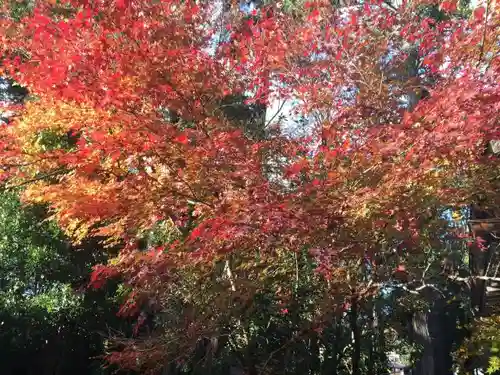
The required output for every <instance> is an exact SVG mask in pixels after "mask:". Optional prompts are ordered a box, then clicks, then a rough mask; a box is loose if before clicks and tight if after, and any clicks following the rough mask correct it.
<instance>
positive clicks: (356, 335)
mask: <svg viewBox="0 0 500 375" xmlns="http://www.w3.org/2000/svg"><path fill="white" fill-rule="evenodd" d="M358 314H359V300H358V296H357V295H353V296H352V297H351V312H350V316H349V318H350V319H349V320H350V326H351V331H352V336H353V352H352V375H361V330H360V327H359V324H358Z"/></svg>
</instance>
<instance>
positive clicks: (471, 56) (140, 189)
mask: <svg viewBox="0 0 500 375" xmlns="http://www.w3.org/2000/svg"><path fill="white" fill-rule="evenodd" d="M432 5H433V1H432V0H431V1H427V0H426V1H415V2H406V1H404V2H403V4H402V5H401V6H400V7H398V8H394V7H390V6H387V5H386V4H385V3H384V2H382V1H377V0H374V1H369V2H363V3H362V4H352V6H349V7H344V8H338V7H335V6H333V5H331V4H330V3H329V2H326V1H312V2H307V3H305V6H304V9H303V11H302V12H301V13H300V14H291V13H287V12H285V11H283V10H282V8H281V6H280V4H279V3H274V4H271V5H267V6H264V7H262V8H260V9H258V10H255V11H254V12H253V13H250V14H248V13H245V12H242V11H240V10H239V8H238V5H237V4H232V5H231V4H228V5H226V8H227V9H226V10H225V11H224V12H222V11H221V7H220V6H219V5H218V3H217V2H205V1H196V2H195V1H177V0H167V1H150V0H91V1H85V0H74V1H57V2H56V1H54V2H39V3H38V4H37V6H36V8H35V9H34V11H33V13H32V14H30V15H29V16H27V17H26V18H24V19H22V20H21V21H20V22H13V21H11V20H10V19H9V18H8V17H4V18H3V19H2V20H1V21H0V22H1V23H0V35H1V38H2V40H1V45H2V49H3V50H2V52H3V56H4V57H3V61H2V67H3V71H4V73H5V74H8V75H9V76H11V77H12V78H14V79H15V80H16V81H17V82H19V83H20V84H22V85H23V86H25V87H27V88H28V89H29V91H30V98H29V100H28V101H27V102H26V104H25V106H24V107H23V108H22V109H18V112H19V116H18V117H16V119H15V120H14V121H13V122H12V123H10V124H9V125H7V126H4V127H3V128H2V131H1V155H0V158H1V164H2V166H3V174H2V178H3V179H4V182H5V183H6V184H7V186H23V187H25V188H26V189H25V190H24V193H23V199H24V200H26V201H34V202H42V203H46V204H48V205H49V206H50V208H51V210H52V213H53V215H54V218H55V219H56V220H57V222H58V223H59V224H60V226H61V227H62V228H64V229H65V230H66V232H67V233H68V234H69V235H70V236H72V238H73V239H74V241H76V242H77V241H80V240H82V239H83V238H85V237H88V236H100V237H103V238H105V240H106V242H107V243H109V244H118V245H119V246H120V247H121V249H122V250H121V251H120V253H119V255H118V256H117V257H116V258H115V259H114V260H113V261H112V262H110V264H108V265H105V266H102V267H100V268H98V269H96V272H95V273H94V275H93V281H94V283H95V284H96V285H98V286H99V285H102V283H103V282H104V281H105V280H106V279H108V278H112V277H117V276H119V277H121V278H122V279H123V280H124V281H125V283H126V284H127V286H128V287H129V288H130V294H129V295H128V300H127V302H126V303H125V304H124V306H123V308H122V313H123V314H124V315H132V316H139V317H140V316H141V315H140V313H141V311H143V310H144V309H148V311H159V310H161V309H162V308H163V309H165V308H166V307H165V303H166V302H168V301H169V298H170V297H169V296H172V295H174V294H176V293H180V292H179V290H180V288H181V287H182V286H183V285H185V284H186V283H194V284H193V285H198V284H196V283H197V282H202V281H203V278H204V277H209V276H208V275H213V274H217V273H219V274H224V275H225V274H227V275H226V276H224V277H226V278H227V280H226V281H227V282H228V283H229V284H227V286H226V287H224V288H225V289H224V288H223V290H225V292H224V293H226V295H228V294H231V293H234V292H235V290H238V293H241V294H248V295H251V294H252V293H255V291H256V290H259V289H260V288H261V284H260V281H259V280H260V277H261V276H260V275H259V273H260V271H259V270H260V268H259V267H260V266H262V265H263V264H271V265H272V264H275V262H277V261H278V260H279V259H282V257H283V256H286V255H283V254H294V253H300V252H302V251H304V250H306V251H307V252H308V253H309V254H310V257H312V258H313V259H314V260H315V262H316V265H317V271H318V277H320V276H321V277H323V278H325V279H326V280H328V287H326V286H325V288H332V289H329V290H330V292H331V293H332V295H333V290H335V293H336V296H335V297H331V298H332V300H333V299H334V302H332V301H330V302H331V305H332V306H343V303H344V302H345V301H346V299H345V298H347V297H346V296H348V295H350V293H351V292H352V290H357V292H358V293H360V294H361V295H362V294H363V293H369V290H370V288H371V286H367V285H366V284H365V283H364V282H363V281H362V280H361V279H359V278H358V277H357V276H356V272H353V271H352V269H353V268H352V267H353V265H355V264H356V262H364V261H366V260H368V262H370V263H371V265H372V267H373V269H374V272H375V273H376V275H377V278H376V280H375V284H377V283H379V282H383V281H384V280H387V279H388V278H390V277H391V275H392V273H393V271H394V270H395V269H396V267H397V266H398V265H399V268H397V270H401V269H402V270H405V267H404V266H402V264H405V263H407V262H411V260H412V259H416V258H415V257H418V256H421V254H422V251H423V249H424V248H425V247H426V246H428V245H429V241H430V242H432V241H438V239H437V237H438V234H439V233H440V232H439V230H437V229H436V231H435V232H434V233H436V235H435V236H434V237H432V236H431V237H429V235H428V232H429V226H435V227H436V228H438V227H440V226H441V225H442V223H441V222H440V221H439V220H438V218H437V217H436V212H438V211H439V209H440V207H443V206H448V205H455V206H457V205H463V204H468V203H469V202H470V201H471V199H472V197H473V195H474V194H476V193H478V192H481V193H483V194H490V195H491V196H493V193H494V191H493V190H492V189H493V188H492V187H491V184H492V183H491V180H490V179H488V176H487V174H486V173H485V172H484V171H485V170H486V169H487V168H490V167H489V166H490V165H491V163H493V162H492V161H491V160H490V159H489V157H488V156H485V153H484V150H485V148H486V146H487V144H488V142H489V141H490V140H491V139H495V137H499V136H500V132H499V129H500V127H499V125H498V124H499V116H498V113H500V87H499V85H498V82H500V64H499V60H498V48H499V46H498V37H499V31H498V19H499V17H498V16H499V13H498V11H499V9H498V4H497V2H495V1H489V2H488V3H487V4H483V5H480V6H478V8H477V9H475V10H474V11H473V13H472V14H471V15H465V16H463V17H453V18H452V17H448V15H451V14H455V13H456V12H458V10H457V4H456V2H454V1H445V2H443V3H441V4H439V8H440V12H441V14H442V18H441V19H436V18H431V17H428V16H426V15H425V12H422V11H421V9H422V8H423V7H425V6H432ZM5 12H7V9H5ZM412 59H413V60H412ZM411 61H413V63H415V64H416V65H415V67H414V68H412V69H414V70H415V72H414V73H413V74H410V73H408V69H410V68H409V67H408V63H409V62H411ZM424 92H425V93H426V94H425V95H424V94H423V93H424ZM234 96H246V99H245V104H246V105H254V104H255V105H257V104H258V105H267V106H268V108H269V107H270V105H271V104H272V103H274V102H277V101H280V100H281V101H283V100H291V99H295V100H296V102H297V103H298V104H297V105H296V106H295V108H294V111H295V114H294V116H296V117H300V116H302V117H303V118H306V119H307V120H308V121H309V123H311V122H313V123H314V126H312V127H311V128H312V130H311V131H310V132H309V134H308V135H307V137H295V138H294V137H289V136H286V135H285V134H283V133H281V132H280V128H279V126H280V124H281V123H282V122H283V121H284V120H283V118H280V116H272V114H271V116H267V119H266V121H263V124H262V126H263V127H265V130H266V136H265V137H261V138H256V137H250V136H248V134H247V133H246V132H245V129H244V128H242V127H241V126H240V124H237V123H236V122H235V121H234V120H233V119H232V118H231V117H230V116H228V115H227V113H226V112H225V111H224V105H223V103H224V100H226V99H227V98H230V97H234ZM415 97H418V99H415ZM297 126H298V125H297ZM496 199H498V197H497V198H496ZM499 203H500V202H499ZM155 228H156V229H158V228H161V230H162V231H163V232H166V233H167V234H168V236H167V237H168V240H167V241H164V242H163V243H161V244H157V245H154V246H150V247H149V248H146V249H144V248H141V247H140V246H139V241H138V240H139V238H140V237H141V236H142V235H143V234H144V233H146V232H148V231H151V230H153V229H155ZM156 229H155V230H156ZM395 243H397V244H398V245H397V251H398V254H397V259H396V260H395V261H394V263H390V262H388V263H385V264H382V263H380V262H378V261H377V259H380V254H383V253H384V251H386V248H387V246H386V245H387V244H395ZM384 244H385V245H384ZM256 256H258V257H259V260H258V261H256V260H255V257H256ZM412 257H413V258H412ZM228 259H233V260H234V259H238V261H237V262H240V263H248V267H247V268H246V269H244V271H241V274H240V275H239V279H242V278H243V279H246V280H247V281H248V283H247V284H245V285H238V286H235V285H233V284H234V280H232V277H236V276H234V275H233V276H231V268H230V266H228V265H229V263H227V264H226V266H227V267H226V268H224V269H225V271H222V268H220V269H219V268H217V266H214V264H215V265H217V264H219V262H222V261H225V260H228ZM254 262H256V263H254ZM240 263H239V264H240ZM228 267H229V268H228ZM228 270H229V273H227V271H228ZM234 272H238V271H234ZM412 272H413V270H412ZM415 272H417V273H418V272H420V273H421V272H422V270H418V269H416V270H415ZM193 275H194V276H193ZM417 276H418V277H419V275H412V277H417ZM291 277H293V275H292V276H291ZM176 288H177V289H176ZM276 288H278V287H276ZM280 289H281V287H280ZM242 290H244V291H242ZM217 293H221V292H220V290H218V292H217ZM325 293H326V294H328V293H327V292H325ZM278 294H279V293H278ZM285 294H286V293H285ZM339 296H340V297H339ZM344 297H345V298H344ZM180 298H181V299H182V298H187V297H185V296H183V297H180ZM282 299H283V300H286V296H284V297H283V298H282ZM205 303H206V305H204V306H210V302H205ZM214 303H215V302H214ZM222 304H224V303H222ZM231 306H232V305H226V308H225V309H226V310H224V309H222V308H221V311H220V314H221V315H224V314H232V312H231V311H232V310H231ZM344 306H345V305H344ZM212 308H213V309H215V307H213V306H212ZM331 308H332V309H334V308H336V307H331ZM282 309H284V310H281V311H287V310H286V306H284V307H282ZM227 311H230V312H227ZM184 312H185V314H186V319H187V321H189V324H188V323H185V322H179V326H178V329H179V331H178V334H179V335H182V336H183V332H186V331H185V329H187V332H188V335H187V336H188V339H186V342H187V344H186V345H187V346H188V347H189V345H194V344H193V343H194V341H192V340H191V338H192V337H198V336H199V335H200V334H206V333H207V332H214V331H217V330H218V329H219V325H220V324H222V323H221V322H220V321H219V320H217V319H215V318H212V317H207V314H204V313H203V312H202V311H193V310H192V308H188V307H185V310H184ZM319 314H320V315H321V313H319ZM214 315H215V314H214ZM139 322H141V320H140V319H139ZM183 324H187V326H185V325H183ZM195 332H196V333H195ZM195 341H196V340H195ZM155 345H159V346H161V344H159V343H158V342H156V344H155ZM176 350H178V351H182V350H181V349H179V348H177V349H176ZM125 353H129V352H127V351H125ZM142 353H143V355H144V356H145V357H144V358H143V360H144V361H145V362H148V361H149V362H151V363H156V362H159V361H160V359H162V358H163V357H164V356H168V355H169V353H168V352H164V351H162V350H158V351H147V354H145V353H146V351H145V352H142ZM111 358H112V359H114V360H120V361H129V362H130V363H128V364H129V365H130V366H132V367H133V365H134V363H135V362H134V361H133V360H131V358H135V357H133V356H132V355H130V353H129V354H127V355H125V356H122V357H117V355H114V357H111Z"/></svg>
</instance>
